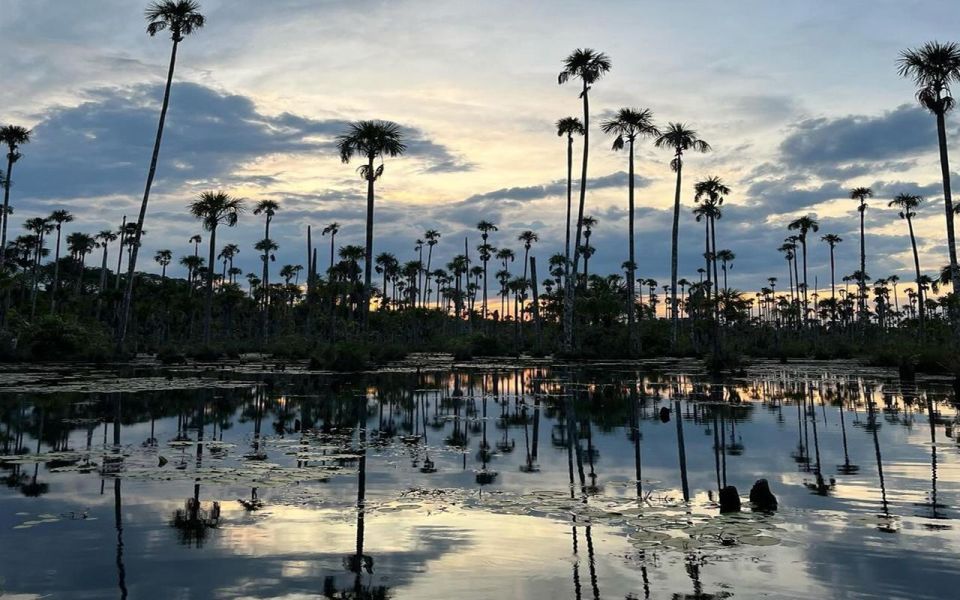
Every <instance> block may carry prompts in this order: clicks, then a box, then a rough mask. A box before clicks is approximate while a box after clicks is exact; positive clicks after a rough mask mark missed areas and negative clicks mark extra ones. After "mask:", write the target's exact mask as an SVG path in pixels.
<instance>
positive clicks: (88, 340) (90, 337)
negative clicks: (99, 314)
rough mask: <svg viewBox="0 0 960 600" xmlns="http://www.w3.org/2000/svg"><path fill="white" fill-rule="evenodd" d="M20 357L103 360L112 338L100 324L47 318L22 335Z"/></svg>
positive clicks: (19, 345)
mask: <svg viewBox="0 0 960 600" xmlns="http://www.w3.org/2000/svg"><path fill="white" fill-rule="evenodd" d="M18 348H19V354H20V355H21V356H22V357H23V358H25V359H27V360H36V361H47V360H67V361H74V360H87V361H89V360H104V359H106V358H107V357H108V355H109V354H110V337H109V335H107V332H106V330H104V329H103V327H102V326H100V325H99V324H93V323H89V324H87V323H80V322H79V321H77V320H76V319H73V318H69V317H60V316H57V315H46V316H44V317H41V318H40V319H38V320H37V321H35V322H34V323H33V324H31V325H28V326H26V328H25V329H24V330H23V331H22V332H21V334H20V338H19V343H18Z"/></svg>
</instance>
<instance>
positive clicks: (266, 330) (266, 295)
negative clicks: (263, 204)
mask: <svg viewBox="0 0 960 600" xmlns="http://www.w3.org/2000/svg"><path fill="white" fill-rule="evenodd" d="M263 239H264V240H269V239H270V215H269V214H268V215H266V217H265V218H264V225H263ZM268 337H270V248H269V247H268V248H264V250H263V341H264V343H266V341H267V338H268Z"/></svg>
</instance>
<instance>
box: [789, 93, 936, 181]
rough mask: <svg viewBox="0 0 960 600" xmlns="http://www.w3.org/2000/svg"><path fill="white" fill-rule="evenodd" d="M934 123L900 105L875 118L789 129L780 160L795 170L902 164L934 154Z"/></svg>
mask: <svg viewBox="0 0 960 600" xmlns="http://www.w3.org/2000/svg"><path fill="white" fill-rule="evenodd" d="M936 145H937V132H936V125H935V123H934V119H933V117H931V116H930V115H929V114H928V113H926V112H925V111H924V110H923V109H921V108H920V107H918V106H912V105H906V104H905V105H902V106H899V107H897V108H896V109H894V110H891V111H887V112H885V113H883V114H881V115H879V116H862V115H850V116H846V117H840V118H834V119H831V118H825V117H821V118H816V119H807V120H805V121H801V122H799V123H797V124H796V125H794V126H793V128H792V130H791V132H790V134H789V135H787V137H786V138H784V140H783V141H782V142H781V143H780V154H781V155H782V157H783V159H784V160H785V161H786V162H787V163H788V164H790V165H791V166H793V167H799V166H823V165H837V164H845V165H846V164H851V163H861V162H864V161H867V162H869V161H882V160H891V159H897V160H899V159H902V158H903V157H904V156H911V155H916V154H919V153H922V152H928V151H932V150H935V149H936Z"/></svg>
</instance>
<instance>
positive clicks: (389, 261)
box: [373, 252, 400, 308]
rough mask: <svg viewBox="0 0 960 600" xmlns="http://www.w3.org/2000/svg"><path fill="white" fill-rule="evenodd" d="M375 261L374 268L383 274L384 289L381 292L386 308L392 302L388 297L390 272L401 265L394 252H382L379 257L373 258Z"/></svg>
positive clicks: (383, 304)
mask: <svg viewBox="0 0 960 600" xmlns="http://www.w3.org/2000/svg"><path fill="white" fill-rule="evenodd" d="M373 262H374V269H375V270H376V271H377V273H381V274H383V290H382V294H381V295H382V297H383V303H382V304H381V306H383V307H384V308H386V307H387V306H388V305H389V304H390V302H389V301H388V299H387V298H388V296H387V280H388V279H389V277H390V272H391V271H392V270H393V269H394V268H395V267H397V266H399V264H400V262H399V261H398V260H397V257H396V256H394V255H393V253H391V252H381V253H380V254H378V255H377V257H376V258H375V259H374V260H373Z"/></svg>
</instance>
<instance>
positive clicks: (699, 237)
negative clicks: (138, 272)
mask: <svg viewBox="0 0 960 600" xmlns="http://www.w3.org/2000/svg"><path fill="white" fill-rule="evenodd" d="M201 5H202V9H203V10H202V12H203V13H204V14H205V15H206V17H207V25H206V26H205V27H204V28H203V29H201V30H199V31H198V32H196V33H195V34H194V35H191V36H189V37H188V38H187V39H186V40H185V41H184V42H183V43H182V44H181V46H180V49H179V55H178V62H177V69H176V73H175V78H174V85H173V91H172V97H171V105H170V111H169V114H168V118H167V126H166V129H165V132H164V141H163V147H162V150H161V157H160V163H159V167H158V173H157V179H156V181H155V183H154V186H153V192H152V195H151V201H150V206H149V210H148V214H147V220H146V223H145V225H144V229H145V230H146V234H145V236H144V250H143V251H142V252H141V257H145V258H146V259H147V260H144V259H143V258H141V264H140V265H139V266H140V267H141V268H142V269H143V270H146V271H154V272H159V266H158V265H157V264H156V263H154V262H153V261H152V260H149V259H150V258H151V257H152V256H153V254H154V252H155V251H156V250H158V249H160V248H169V249H171V250H173V252H174V256H175V260H176V259H177V258H179V257H180V256H183V255H186V254H189V253H192V245H191V244H189V243H188V239H189V238H190V237H191V236H192V235H194V234H196V233H199V232H201V228H200V224H199V223H198V222H197V221H196V220H195V219H194V218H192V217H191V216H190V215H189V213H188V212H187V210H186V206H187V204H188V203H189V202H190V201H191V200H192V199H194V198H195V197H196V196H197V195H198V194H199V193H200V192H203V191H206V190H223V191H226V192H228V193H230V194H233V195H235V196H238V197H242V198H245V199H247V200H248V205H249V206H250V208H252V206H253V204H254V203H255V202H256V201H258V200H263V199H272V200H276V201H277V202H279V204H280V207H281V208H280V211H279V213H278V214H277V216H276V218H275V219H274V222H273V224H272V225H271V237H272V238H273V239H275V240H276V241H277V242H278V244H279V246H280V250H279V253H278V256H277V263H275V264H277V265H278V266H280V265H283V264H304V265H305V264H306V228H307V226H308V225H311V226H313V229H314V232H315V236H314V239H315V240H316V239H317V238H319V237H320V236H319V230H320V229H322V228H323V226H325V225H326V224H328V223H330V222H332V221H337V222H339V223H340V224H341V233H340V234H339V235H338V237H337V246H342V245H344V244H362V240H363V232H364V219H365V187H364V182H363V181H362V180H361V179H360V178H359V176H358V174H357V173H356V171H355V167H356V165H352V164H350V165H345V164H342V163H341V162H340V160H339V157H338V156H337V154H336V150H335V146H334V143H333V138H334V136H336V135H337V134H338V133H341V132H342V131H343V130H344V129H345V127H346V125H347V124H348V123H349V122H351V121H353V120H357V119H372V118H378V119H388V120H392V121H395V122H397V123H399V124H400V125H401V126H403V128H404V133H405V135H406V137H407V141H408V145H409V149H408V152H407V154H406V155H405V156H403V157H400V158H392V159H388V160H387V161H386V164H385V171H384V174H383V177H382V178H381V180H380V181H379V182H378V183H377V205H376V206H377V208H376V239H375V244H374V252H375V253H379V252H382V251H390V252H393V253H394V254H396V255H397V257H398V258H399V259H400V260H401V261H406V260H414V259H415V258H416V256H415V253H414V245H415V240H416V239H417V238H418V237H422V235H423V232H424V231H425V230H427V229H436V230H438V231H440V232H441V234H442V238H441V241H440V243H439V245H438V246H437V247H436V248H435V259H434V260H435V262H434V266H436V265H441V266H442V265H444V264H445V263H446V262H448V261H449V260H450V259H451V258H452V257H453V256H454V255H455V254H457V253H460V252H462V248H463V245H464V238H466V237H468V238H469V242H468V243H469V245H470V247H471V252H475V250H474V248H475V247H476V245H477V244H479V243H480V239H479V234H478V233H477V232H476V230H475V228H474V227H475V225H476V223H477V221H479V220H480V219H486V220H489V221H492V222H494V223H495V224H496V225H498V227H499V231H498V232H496V233H494V234H493V235H492V236H491V243H492V244H493V245H494V246H496V247H498V248H503V247H509V248H512V249H513V250H514V251H516V252H517V253H518V254H519V253H520V251H521V250H522V245H521V244H520V243H519V242H517V241H516V238H517V235H518V234H519V233H520V232H521V231H523V230H527V229H530V230H533V231H535V232H537V233H538V234H539V237H540V242H539V243H538V244H536V245H535V246H534V249H533V250H532V252H533V253H534V254H535V255H536V256H538V258H540V260H541V262H542V263H545V262H546V260H547V258H548V257H549V256H550V255H552V254H554V253H555V252H558V251H560V250H561V249H562V245H563V239H564V233H563V228H564V218H565V205H566V199H565V193H564V192H565V177H566V144H565V141H564V140H563V139H562V138H559V137H558V136H557V134H556V127H555V125H554V123H555V122H556V120H557V119H559V118H561V117H565V116H581V115H582V113H581V111H582V107H581V103H580V100H579V98H578V93H579V90H578V88H577V86H576V84H567V85H563V86H561V85H558V84H557V74H558V72H559V70H560V69H561V61H562V59H563V58H564V57H565V56H566V55H567V54H569V53H570V51H572V50H573V49H575V48H578V47H590V48H595V49H597V50H601V51H603V52H605V53H607V54H608V55H609V56H610V58H611V60H612V62H613V69H612V70H611V71H610V73H609V74H608V75H607V76H606V77H605V78H604V79H602V80H601V81H600V82H598V83H597V84H596V85H595V86H594V88H593V89H592V90H591V94H590V102H591V123H592V130H591V138H590V141H591V143H590V170H589V173H590V181H589V183H588V188H587V208H586V211H587V214H591V215H593V216H594V217H596V218H597V220H598V225H597V227H596V228H595V230H594V235H593V237H592V238H591V242H592V244H593V245H594V246H595V247H596V249H597V252H596V254H595V256H594V257H593V258H592V259H591V263H590V270H591V272H598V273H608V272H617V271H619V267H620V264H621V263H622V262H623V261H624V260H626V258H627V256H626V247H627V243H626V242H627V233H626V232H627V218H626V216H627V211H626V205H627V191H626V179H627V177H626V173H625V172H626V168H627V160H626V155H625V153H623V152H614V151H613V150H612V149H611V142H612V139H611V137H610V136H606V135H604V134H602V133H601V132H600V131H599V128H598V124H599V123H600V122H601V121H602V120H604V119H605V118H608V117H609V116H610V115H612V113H613V112H614V111H615V110H617V109H619V108H621V107H635V108H649V109H651V110H652V111H653V114H654V118H655V121H656V122H657V123H659V124H666V123H667V122H670V121H680V122H684V123H687V124H689V125H690V126H691V127H693V128H694V129H696V130H697V131H698V133H699V134H700V135H701V137H702V138H703V139H705V140H706V141H708V142H709V143H710V144H711V145H712V147H713V151H712V152H710V153H708V154H704V155H691V156H689V157H688V158H687V160H686V162H685V165H684V173H683V175H684V181H683V187H682V194H683V196H682V203H683V209H682V214H681V229H680V236H681V237H680V276H681V277H686V278H688V279H691V280H694V279H696V278H697V274H696V269H697V268H698V267H699V266H700V265H701V264H702V262H703V258H702V253H703V230H702V224H700V223H697V222H696V221H695V220H694V218H693V216H692V214H691V209H692V207H693V193H692V189H693V184H694V182H695V181H697V180H699V179H703V178H706V177H708V176H712V175H717V176H720V177H721V178H722V179H723V180H724V181H725V182H726V183H727V184H728V185H729V186H730V188H731V190H732V192H731V194H730V195H729V196H728V197H727V199H726V202H725V204H724V212H723V217H722V219H721V220H720V221H719V222H718V226H717V237H718V240H717V244H718V247H719V248H728V249H730V250H732V251H733V252H734V253H735V255H736V260H735V261H734V263H733V266H732V269H731V271H730V273H729V279H730V285H731V286H732V287H736V288H739V289H743V290H757V289H758V288H759V287H760V286H761V285H765V284H766V279H767V278H768V277H771V276H773V277H778V278H779V279H780V281H781V282H782V283H780V284H778V288H780V289H784V288H785V287H786V279H787V273H786V263H785V261H784V260H783V257H782V255H781V254H780V253H779V252H777V248H778V247H779V246H780V245H781V244H782V243H783V238H784V237H785V236H786V235H788V234H789V232H787V231H786V224H787V223H788V222H790V221H791V220H792V219H794V218H796V217H798V216H802V215H806V214H809V215H815V216H816V218H817V219H818V220H819V222H820V232H819V234H817V235H816V236H814V235H812V234H811V240H810V248H809V256H808V261H809V280H810V285H811V286H813V285H814V282H815V281H816V282H817V283H818V284H819V287H820V288H821V289H825V288H828V287H829V278H830V271H829V254H828V251H827V247H826V244H824V243H822V242H820V241H819V237H820V236H821V235H823V234H825V233H835V234H838V235H840V236H841V237H842V238H843V240H844V241H843V242H842V243H841V244H840V246H839V247H838V249H837V278H838V280H839V279H840V277H841V276H843V275H848V274H850V273H852V272H853V271H854V270H855V269H856V268H858V267H857V261H858V241H857V239H858V226H859V221H858V214H857V212H856V204H857V203H856V202H855V201H853V200H850V199H849V198H848V193H849V189H850V188H852V187H855V186H860V185H867V186H871V187H872V188H873V189H874V192H875V193H876V197H875V198H874V199H873V200H872V201H870V207H869V209H868V211H867V213H866V230H867V236H866V237H867V240H866V243H867V253H868V258H867V261H868V264H867V271H868V272H869V273H870V275H871V276H872V277H874V278H878V277H886V276H889V275H893V274H896V275H898V276H899V277H900V278H901V280H909V279H912V278H913V275H912V273H913V267H912V256H911V254H910V244H909V238H908V236H907V228H906V224H905V222H903V221H902V220H900V219H899V218H898V217H897V211H895V210H893V209H889V208H887V206H886V203H887V201H889V199H891V198H892V197H893V196H894V195H895V194H897V193H900V192H910V193H920V194H922V195H923V196H924V197H925V198H926V200H927V202H926V204H925V205H924V206H922V207H921V209H920V211H919V214H918V216H917V218H916V224H915V225H916V230H917V235H918V243H919V246H920V252H921V257H920V258H921V263H922V267H923V269H924V271H925V272H928V273H931V274H932V273H934V272H935V271H937V270H939V268H940V267H941V266H942V265H944V264H946V262H947V257H946V243H945V239H946V234H945V223H944V213H943V201H942V191H941V184H940V178H939V163H938V159H937V144H936V130H935V123H934V119H933V117H932V116H931V115H929V114H928V113H925V112H924V111H923V110H922V109H921V108H920V107H919V106H918V105H917V103H916V102H915V100H914V95H913V94H914V90H913V86H912V83H911V82H910V81H908V80H904V79H901V78H900V77H898V76H897V73H896V68H895V62H896V59H897V56H898V53H899V52H900V51H901V50H902V49H904V48H908V47H914V46H917V45H920V44H922V43H924V42H926V41H930V40H934V39H937V40H941V41H951V40H953V39H956V30H955V27H954V25H955V23H956V22H957V21H958V18H960V4H956V3H951V2H937V1H923V2H921V1H904V0H898V1H885V0H872V1H864V2H860V1H853V0H850V1H845V2H826V1H818V0H809V1H806V2H793V3H787V2H769V1H756V2H754V1H738V2H734V3H717V2H700V1H689V2H683V3H677V2H666V1H664V2H659V1H653V2H644V3H639V2H632V1H613V0H611V1H601V2H586V1H562V0H551V1H549V2H546V1H529V2H523V3H517V2H509V1H500V0H490V1H485V2H471V3H466V2H427V1H407V0H392V1H389V2H387V1H368V0H353V1H350V2H339V1H332V0H328V1H308V0H273V1H272V2H270V3H269V5H267V4H264V3H262V2H258V1H256V0H229V1H228V0H202V1H201ZM144 7H145V3H143V2H138V1H136V0H88V1H85V2H73V1H69V0H29V1H27V0H0V49H2V55H3V57H4V58H3V60H0V123H16V124H21V125H25V126H27V127H30V128H32V129H33V140H32V141H31V143H30V144H29V145H27V146H25V147H24V148H23V150H22V153H23V158H22V159H21V160H20V162H18V163H17V164H16V166H15V168H14V174H13V178H12V179H13V187H12V190H11V204H12V205H13V207H14V210H15V214H14V216H13V217H12V218H11V232H12V234H13V235H16V234H18V233H19V232H20V226H21V225H22V223H23V221H25V220H27V219H28V218H30V217H34V216H46V215H47V214H49V213H50V212H51V211H53V210H56V209H66V210H69V211H70V212H72V213H73V214H74V215H75V217H76V219H75V221H74V222H72V223H70V224H68V225H66V226H65V228H64V233H65V234H66V233H70V232H72V231H84V232H88V233H96V232H97V231H100V230H102V229H107V228H113V229H116V228H118V227H119V224H120V221H121V219H122V218H123V216H124V215H127V216H128V218H135V215H136V213H137V210H138V207H139V204H140V199H141V196H142V193H143V184H144V180H145V177H146V172H147V168H148V166H149V160H150V153H151V149H152V143H153V138H154V135H155V129H156V121H157V118H158V113H159V106H160V101H161V99H162V91H163V90H162V86H163V82H164V78H165V76H166V70H167V61H168V59H169V54H170V46H171V42H170V39H169V36H168V35H164V34H160V35H158V36H156V37H153V38H151V37H150V36H148V35H147V34H146V31H145V25H146V22H145V21H144V19H143V9H144ZM947 126H948V139H949V140H950V142H951V143H952V144H956V142H957V140H960V135H958V134H960V130H958V121H957V115H951V116H950V117H949V118H948V122H947ZM670 158H671V156H670V153H669V152H668V151H666V150H658V149H656V148H654V147H653V144H652V143H650V142H649V141H644V142H642V143H640V144H639V146H638V148H637V161H636V173H637V174H636V186H637V215H636V228H637V233H636V244H637V253H638V261H637V262H638V271H637V272H638V276H640V277H644V278H653V279H656V280H658V281H659V282H660V284H661V285H662V284H664V283H668V281H669V253H670V236H669V231H670V221H671V211H670V207H671V204H672V201H673V193H674V184H675V175H674V173H672V172H671V171H670V167H669V161H670ZM574 160H575V161H579V160H580V148H579V145H578V147H577V151H576V155H575V159H574ZM958 160H960V155H958ZM954 176H956V175H954ZM203 235H204V241H205V242H206V239H207V238H206V235H205V234H203ZM262 237H263V221H262V219H261V218H260V217H256V216H254V215H253V214H252V213H250V212H248V214H245V215H243V216H242V218H241V219H240V221H239V223H238V225H237V227H235V228H233V229H225V230H222V231H219V232H218V235H217V241H218V245H220V246H222V245H223V244H227V243H236V244H238V245H239V246H240V248H241V251H240V254H239V255H238V257H237V259H236V261H235V262H236V265H237V266H239V267H240V268H242V269H243V270H244V271H248V270H259V264H260V262H259V259H258V257H257V255H256V252H255V251H254V250H253V244H254V243H256V241H257V240H259V239H261V238H262ZM315 244H317V246H318V248H319V262H320V264H321V265H325V264H326V262H327V261H328V260H329V249H328V246H327V240H326V239H323V238H320V240H319V241H315ZM218 250H219V249H218ZM512 268H513V269H514V270H517V269H519V268H520V266H519V264H518V263H515V264H514V266H513V267H512ZM170 274H173V275H182V274H183V268H182V267H179V266H176V267H171V268H170Z"/></svg>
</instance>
